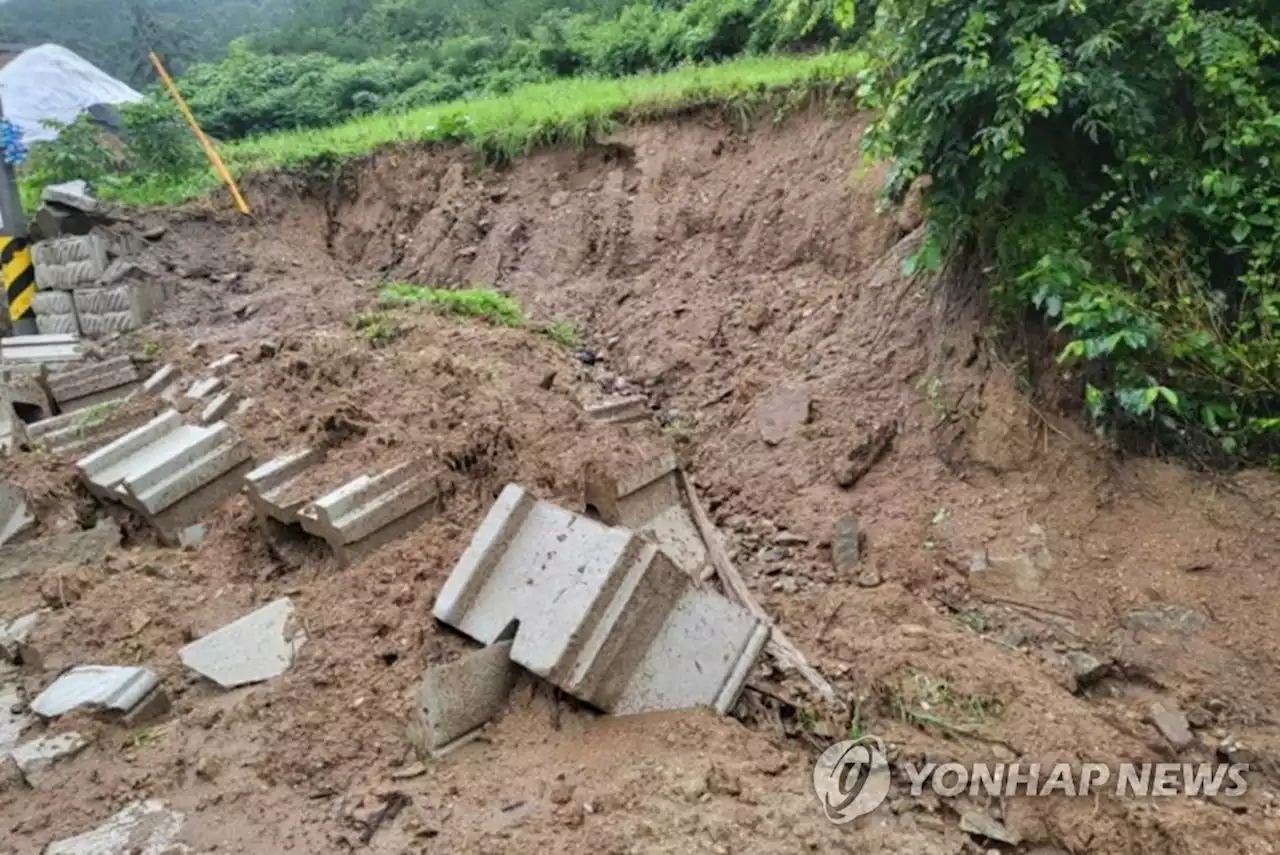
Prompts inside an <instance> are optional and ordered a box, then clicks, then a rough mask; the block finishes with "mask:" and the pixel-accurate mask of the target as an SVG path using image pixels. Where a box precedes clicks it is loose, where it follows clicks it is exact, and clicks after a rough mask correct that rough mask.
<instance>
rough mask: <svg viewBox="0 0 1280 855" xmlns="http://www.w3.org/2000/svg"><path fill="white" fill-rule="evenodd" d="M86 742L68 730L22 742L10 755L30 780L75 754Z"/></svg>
mask: <svg viewBox="0 0 1280 855" xmlns="http://www.w3.org/2000/svg"><path fill="white" fill-rule="evenodd" d="M88 744H89V742H88V740H86V739H85V738H84V737H83V736H81V735H80V734H78V733H76V732H75V731H69V732H67V733H58V734H52V735H49V736H41V737H37V738H36V739H33V740H31V741H30V742H24V743H23V744H22V745H19V746H18V747H17V748H15V749H13V753H12V756H13V759H14V760H15V761H17V763H18V768H19V769H21V770H22V774H23V777H25V778H26V779H27V781H28V782H31V779H32V778H33V777H34V776H36V775H38V774H40V773H41V772H44V771H46V770H47V769H49V768H50V767H51V766H53V764H54V763H57V762H58V761H59V760H62V759H65V758H67V757H70V756H72V755H74V754H76V753H77V752H79V751H80V750H81V749H82V748H84V747H85V746H86V745H88Z"/></svg>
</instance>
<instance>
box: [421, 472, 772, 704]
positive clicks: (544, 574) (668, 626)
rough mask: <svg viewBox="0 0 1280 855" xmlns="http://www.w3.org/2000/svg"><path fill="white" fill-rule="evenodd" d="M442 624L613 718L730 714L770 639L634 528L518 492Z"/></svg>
mask: <svg viewBox="0 0 1280 855" xmlns="http://www.w3.org/2000/svg"><path fill="white" fill-rule="evenodd" d="M435 616H436V618H437V619H439V620H440V621H442V622H444V623H447V624H449V625H450V626H453V627H455V628H457V629H459V630H461V631H462V632H463V633H465V634H467V635H469V636H471V637H472V638H474V639H476V640H477V641H480V642H482V643H484V644H492V643H494V642H495V641H497V640H499V639H500V638H503V637H505V635H506V634H507V632H508V628H509V627H510V626H511V625H512V624H515V625H516V627H517V628H516V631H515V637H514V640H513V645H512V649H511V658H512V661H514V662H515V663H516V664H518V665H521V666H523V667H524V668H526V669H528V670H529V671H532V672H533V673H534V674H536V675H538V676H540V677H542V678H544V679H546V680H549V681H551V682H552V683H554V684H556V685H557V686H559V687H560V688H562V689H564V690H565V691H566V692H568V693H569V694H572V695H574V696H575V697H578V698H580V699H582V700H584V701H586V702H588V703H590V704H592V705H594V706H595V707H597V708H598V709H601V710H603V711H605V712H611V713H617V714H624V713H639V712H653V711H659V710H673V709H688V708H693V707H701V706H709V707H713V708H715V709H716V710H718V711H720V712H722V713H723V712H726V711H728V710H729V709H730V708H731V707H732V706H733V704H734V702H735V701H736V699H737V696H738V693H739V691H740V690H741V688H742V684H743V682H744V681H745V680H746V677H747V672H748V671H749V670H750V668H751V665H752V664H753V663H754V662H755V659H756V657H757V656H758V655H759V653H760V650H761V648H762V647H763V646H764V643H765V641H766V640H767V638H768V634H769V631H768V628H767V627H766V626H764V624H763V623H762V622H761V621H759V620H758V619H756V618H755V617H754V616H753V615H751V614H750V613H749V612H747V611H746V610H744V609H742V608H741V607H739V606H737V605H735V604H733V603H731V602H729V601H728V600H727V599H725V598H724V597H721V596H720V595H718V594H715V593H713V592H710V591H705V590H700V589H698V588H696V587H695V586H694V582H693V580H691V579H690V578H689V576H688V575H687V574H685V573H683V572H682V571H681V570H679V568H677V567H676V566H675V564H674V563H672V562H671V561H670V560H669V559H668V558H667V557H666V556H665V555H663V554H662V552H661V551H660V550H659V549H658V548H657V547H656V546H654V545H653V544H652V543H649V542H647V541H645V540H643V539H641V538H639V537H637V536H636V535H635V533H634V532H631V531H628V530H626V529H620V528H611V527H609V526H607V525H605V524H603V523H600V522H597V521H595V520H591V519H588V518H587V517H584V516H581V515H579V514H574V513H571V512H569V511H566V510H564V509H562V508H559V507H556V506H555V505H552V504H550V503H547V502H540V501H538V500H537V499H535V498H534V497H533V496H531V495H529V494H528V493H527V492H526V491H525V490H524V489H523V488H521V487H519V486H517V485H515V484H511V485H508V486H507V487H506V489H504V490H503V492H502V494H501V495H500V496H499V498H498V501H497V502H496V503H495V504H494V505H493V507H492V508H491V509H490V511H489V514H488V515H487V516H486V517H485V519H484V521H483V522H482V523H481V524H480V527H479V528H478V529H477V530H476V533H475V535H474V536H473V538H472V540H471V544H470V546H468V548H467V551H466V552H465V553H464V554H463V556H462V558H461V559H460V560H459V561H458V564H457V565H456V566H455V567H454V570H453V572H452V573H451V574H450V576H449V579H448V580H447V581H446V582H445V585H444V588H443V589H442V590H441V592H440V596H439V597H438V599H437V600H436V605H435Z"/></svg>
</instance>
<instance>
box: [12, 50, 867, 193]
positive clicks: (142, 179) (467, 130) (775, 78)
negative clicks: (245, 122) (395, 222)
mask: <svg viewBox="0 0 1280 855" xmlns="http://www.w3.org/2000/svg"><path fill="white" fill-rule="evenodd" d="M865 67H866V62H865V59H864V57H863V55H862V54H860V53H852V52H842V53H831V54H824V55H820V56H805V57H799V56H766V57H754V58H750V59H740V60H735V61H731V62H726V63H723V64H720V65H714V66H690V67H686V68H680V69H677V70H674V71H671V72H667V73H665V74H641V75H635V76H632V77H622V78H615V79H603V78H568V79H563V80H557V81H554V82H551V83H538V84H532V85H527V86H521V87H518V88H516V89H514V90H512V91H511V92H510V93H508V94H506V95H500V96H495V97H490V98H479V99H475V100H470V101H468V100H459V101H450V102H447V103H442V104H435V105H431V106H428V107H422V108H419V109H415V110H409V111H406V112H394V113H380V114H374V115H370V116H362V117H360V118H358V119H353V120H351V121H348V122H344V123H342V124H339V125H335V126H333V127H329V128H320V129H313V130H297V131H284V132H280V133H273V134H266V135H263V136H259V137H249V138H246V139H243V140H238V141H236V142H232V143H229V144H226V145H223V146H221V147H220V153H221V154H222V157H223V160H224V161H225V162H226V164H227V167H228V168H229V169H230V170H231V172H232V173H233V174H234V175H236V176H244V175H247V174H250V173H255V172H269V171H272V170H280V169H286V170H292V169H296V170H302V171H306V170H309V169H312V168H314V167H315V165H316V164H318V163H320V164H329V165H330V168H332V164H334V163H341V162H343V161H346V160H349V159H352V158H357V157H361V156H364V155H368V154H371V153H373V152H374V151H376V150H377V149H379V148H381V147H383V146H386V145H392V144H395V143H454V144H458V145H462V146H464V147H466V148H468V149H470V150H472V151H474V152H476V153H477V154H479V155H480V156H481V158H482V159H483V160H484V161H485V162H486V163H490V164H500V163H505V162H508V161H510V160H512V159H513V158H515V157H518V156H519V155H522V154H526V153H528V152H530V151H533V150H535V149H539V148H545V147H550V146H556V145H565V144H570V145H575V146H584V145H586V144H588V143H590V142H591V141H593V140H596V139H599V138H600V137H602V136H604V135H606V134H608V133H610V132H612V131H614V130H616V129H617V128H618V127H619V126H620V125H623V124H626V123H628V122H630V121H637V120H642V119H652V118H655V117H657V116H661V115H664V114H670V113H675V112H679V111H681V110H685V109H689V108H691V107H697V106H712V105H722V106H724V107H725V108H726V109H728V110H730V111H731V113H732V114H733V115H734V116H735V118H737V119H739V120H741V121H746V120H748V119H750V118H751V117H753V116H755V115H757V114H758V113H760V112H761V111H763V110H764V109H766V108H770V107H773V108H774V109H775V113H774V115H779V114H780V113H783V112H785V111H787V110H789V109H795V108H798V107H800V106H802V105H804V104H806V103H809V102H810V101H811V100H813V99H814V98H817V97H821V96H823V95H826V94H834V93H837V92H843V94H844V95H845V97H843V98H842V99H840V101H841V102H843V103H846V104H848V103H850V101H851V99H850V98H849V97H848V96H849V95H851V93H852V88H853V86H854V80H855V77H856V76H857V75H858V73H859V72H861V71H862V70H864V69H865ZM846 89H847V90H848V91H845V90H846ZM80 172H83V169H81V170H80V171H79V172H77V176H76V177H83V178H85V179H86V180H89V181H90V182H91V183H92V184H94V185H95V187H96V188H97V189H99V192H100V195H102V196H103V197H105V198H110V199H113V200H115V201H119V202H124V203H127V204H139V205H169V204H177V203H180V202H184V201H187V200H189V199H193V198H196V197H198V196H202V195H205V194H206V193H209V192H210V191H213V190H215V189H216V188H217V187H218V179H217V178H216V177H215V176H214V175H213V174H212V172H210V171H209V170H208V169H206V168H204V167H203V165H202V166H201V167H200V168H198V169H195V170H193V171H183V172H173V171H166V172H155V173H151V172H138V171H134V172H131V173H127V174H123V175H116V174H113V175H110V176H107V178H108V180H106V181H103V180H101V178H102V176H100V175H96V174H93V175H90V174H84V175H81V174H80ZM46 177H48V178H50V179H52V178H55V177H56V176H46ZM95 179H98V180H95ZM32 189H33V190H35V191H37V192H38V189H39V188H32Z"/></svg>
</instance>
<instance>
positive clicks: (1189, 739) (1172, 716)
mask: <svg viewBox="0 0 1280 855" xmlns="http://www.w3.org/2000/svg"><path fill="white" fill-rule="evenodd" d="M1151 723H1152V724H1153V725H1155V728H1156V730H1158V731H1160V735H1161V736H1163V737H1164V738H1165V739H1167V740H1168V741H1169V744H1170V745H1172V746H1173V747H1174V748H1176V749H1178V750H1179V751H1181V750H1182V749H1184V748H1187V747H1189V746H1190V745H1191V744H1192V743H1194V742H1195V741H1196V737H1195V734H1193V733H1192V732H1191V726H1190V725H1189V724H1188V723H1187V717H1186V715H1185V714H1184V713H1182V712H1181V711H1180V710H1167V709H1164V708H1163V707H1160V706H1156V707H1155V708H1153V709H1152V710H1151Z"/></svg>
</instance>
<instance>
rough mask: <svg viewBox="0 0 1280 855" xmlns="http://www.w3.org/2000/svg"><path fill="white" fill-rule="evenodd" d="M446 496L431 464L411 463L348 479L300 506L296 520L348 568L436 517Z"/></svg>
mask: <svg viewBox="0 0 1280 855" xmlns="http://www.w3.org/2000/svg"><path fill="white" fill-rule="evenodd" d="M445 495H446V491H445V489H444V487H443V486H442V485H441V482H440V479H438V478H437V477H436V476H435V473H434V470H433V469H432V468H431V467H430V465H429V464H425V463H418V462H412V461H411V462H407V463H402V464H400V465H399V466H394V467H392V468H391V469H388V470H386V471H385V472H382V473H381V474H379V475H374V476H369V475H361V476H359V477H357V478H355V479H353V480H351V481H348V482H347V483H346V484H344V485H342V486H341V487H338V488H337V489H336V490H332V491H330V492H328V493H325V494H324V495H323V496H321V497H320V498H318V499H316V500H315V501H313V502H310V503H308V504H306V505H304V506H303V507H301V508H299V509H298V511H297V518H298V523H299V524H300V525H301V526H302V530H303V531H305V532H306V533H307V534H310V535H313V536H315V537H318V538H321V539H322V540H324V541H325V542H326V543H328V544H329V547H330V548H331V549H332V550H333V554H334V555H335V556H336V557H337V558H338V561H339V562H340V563H342V564H349V563H350V562H352V561H354V560H355V559H356V558H357V557H359V556H361V555H366V554H368V553H369V552H371V551H373V550H374V549H377V548H378V547H379V546H382V545H383V544H385V543H387V542H389V541H391V540H394V539H395V538H397V537H400V536H401V535H403V534H406V533H408V532H410V531H412V530H414V529H416V528H417V527H418V526H420V525H421V524H422V523H424V522H426V521H427V520H428V519H431V518H432V517H434V516H436V515H437V514H438V513H439V512H440V511H441V509H442V508H443V507H444V500H445Z"/></svg>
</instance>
